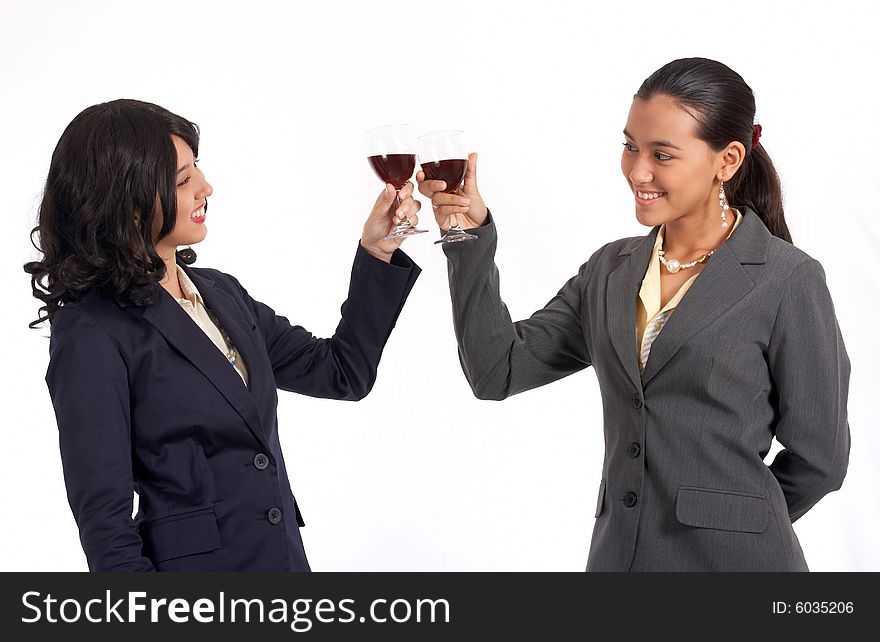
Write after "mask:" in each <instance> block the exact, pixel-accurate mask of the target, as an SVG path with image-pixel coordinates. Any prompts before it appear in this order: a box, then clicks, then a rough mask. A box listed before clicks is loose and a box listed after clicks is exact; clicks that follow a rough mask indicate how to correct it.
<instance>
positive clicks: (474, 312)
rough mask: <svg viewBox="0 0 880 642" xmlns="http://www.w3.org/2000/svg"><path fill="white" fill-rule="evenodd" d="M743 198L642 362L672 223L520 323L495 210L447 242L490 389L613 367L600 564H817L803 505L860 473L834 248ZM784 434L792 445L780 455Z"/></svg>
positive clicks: (461, 338) (473, 381)
mask: <svg viewBox="0 0 880 642" xmlns="http://www.w3.org/2000/svg"><path fill="white" fill-rule="evenodd" d="M739 209H740V211H741V212H742V214H743V220H742V222H741V223H740V225H739V227H738V228H737V229H736V230H735V231H734V233H733V235H732V236H731V237H730V239H729V240H728V241H727V242H726V243H724V244H723V245H722V246H721V247H720V248H718V250H717V251H716V252H715V254H714V255H713V256H712V258H711V259H710V260H709V262H708V264H707V265H706V267H705V268H704V269H703V271H702V272H701V273H700V275H699V276H698V277H697V279H696V281H694V283H693V284H692V285H691V287H690V289H689V290H688V292H687V294H686V295H685V296H684V298H683V299H682V300H681V302H680V303H679V305H678V307H677V308H676V309H675V311H674V312H673V313H672V315H671V316H670V317H669V320H668V321H667V322H666V325H665V326H664V328H663V329H662V330H661V331H660V334H659V335H658V336H657V338H656V339H655V340H654V343H653V345H652V348H651V353H650V356H649V357H648V361H647V364H646V365H645V371H644V374H642V375H641V376H640V374H639V367H638V361H637V349H636V303H637V301H638V292H639V289H640V287H641V282H642V279H643V278H644V275H645V271H646V269H647V262H648V260H649V259H650V256H651V250H652V248H653V246H654V240H655V238H656V236H657V231H658V230H659V227H655V228H653V229H652V230H651V232H650V233H649V234H648V235H647V236H641V237H632V238H625V239H620V240H617V241H613V242H611V243H608V244H606V245H604V246H602V247H601V248H599V249H598V250H597V251H596V252H595V253H594V254H593V255H592V256H591V257H590V260H589V261H588V262H587V263H585V264H584V265H582V266H581V268H580V270H579V271H578V273H577V275H576V276H574V277H572V278H571V279H570V280H569V281H568V282H567V283H566V284H565V285H564V286H563V287H562V289H561V290H559V293H558V294H557V295H556V296H555V297H553V299H551V300H550V302H549V303H547V305H546V306H545V307H544V308H543V309H541V310H539V311H537V312H535V313H534V314H533V315H532V316H531V317H530V318H529V319H526V320H523V321H517V322H516V323H514V322H512V320H511V318H510V315H509V313H508V311H507V308H506V306H505V305H504V303H503V302H502V300H501V296H500V293H499V275H498V268H497V267H496V266H495V263H494V254H495V247H496V244H497V236H496V230H495V225H494V223H493V222H492V221H491V219H490V221H489V222H488V223H487V224H486V225H484V226H483V227H481V228H478V229H476V230H470V231H472V232H473V233H475V234H477V235H478V236H479V237H480V238H479V239H478V240H475V241H470V242H467V243H454V244H447V245H444V251H445V253H446V256H447V258H448V267H449V285H450V291H451V294H452V308H453V320H454V324H455V334H456V337H457V339H458V346H459V357H460V360H461V365H462V368H463V369H464V373H465V376H466V377H467V379H468V382H469V383H470V385H471V388H472V389H473V391H474V394H475V395H476V396H477V397H478V398H480V399H495V400H500V399H504V398H505V397H507V396H509V395H514V394H517V393H520V392H523V391H525V390H529V389H531V388H536V387H538V386H542V385H544V384H546V383H550V382H551V381H555V380H556V379H560V378H562V377H565V376H567V375H570V374H572V373H573V372H577V371H579V370H582V369H584V368H586V367H588V366H593V367H594V368H595V369H596V376H597V378H598V380H599V387H600V390H601V394H602V405H603V423H604V429H605V461H604V464H603V467H602V478H601V483H600V484H599V498H598V502H597V505H596V513H595V516H596V521H595V525H594V528H593V538H592V544H591V547H590V553H589V558H588V562H587V570H588V571H806V570H808V568H807V564H806V561H805V559H804V554H803V551H802V550H801V547H800V544H799V542H798V539H797V536H796V535H795V533H794V530H793V529H792V522H794V521H795V520H796V519H798V518H799V517H800V516H801V515H803V514H804V513H806V512H807V511H808V510H809V509H810V508H811V507H812V506H813V505H814V504H815V503H816V502H817V501H819V499H821V498H822V497H823V496H824V495H825V494H826V493H828V492H830V491H833V490H836V489H838V488H840V485H841V483H842V482H843V478H844V476H845V475H846V469H847V462H848V459H849V448H850V438H849V424H848V421H847V409H846V403H847V394H848V388H849V376H850V362H849V357H848V356H847V352H846V348H845V347H844V344H843V338H842V336H841V334H840V329H839V327H838V324H837V320H836V318H835V314H834V306H833V304H832V302H831V296H830V294H829V292H828V288H827V287H826V285H825V273H824V270H823V269H822V266H821V265H820V263H819V262H818V261H816V260H815V259H813V258H811V257H810V256H808V255H807V254H806V253H804V252H803V251H801V250H799V249H798V248H796V247H794V246H793V245H791V244H790V243H787V242H785V241H783V240H781V239H779V238H776V237H774V236H772V235H771V234H770V233H769V232H768V231H767V228H766V227H765V226H764V223H763V222H762V221H761V219H760V218H759V217H758V216H757V215H756V214H755V212H754V211H752V210H750V209H749V208H747V207H740V208H739ZM774 436H775V437H776V438H777V440H778V441H779V442H780V444H782V445H783V446H784V449H783V450H782V451H780V452H779V453H778V454H777V456H776V458H775V459H774V461H773V463H772V465H770V466H769V467H768V466H767V465H766V464H765V463H764V461H763V458H764V457H765V456H766V454H767V452H768V451H769V448H770V442H771V438H772V437H774Z"/></svg>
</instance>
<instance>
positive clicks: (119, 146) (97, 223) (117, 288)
mask: <svg viewBox="0 0 880 642" xmlns="http://www.w3.org/2000/svg"><path fill="white" fill-rule="evenodd" d="M172 135H177V136H180V137H181V138H182V139H183V140H184V141H186V143H187V144H188V145H189V146H190V147H191V148H192V150H193V154H195V155H198V150H199V129H198V127H197V126H196V125H195V123H191V122H190V121H188V120H186V119H185V118H182V117H180V116H177V115H176V114H172V113H171V112H170V111H168V110H167V109H164V108H162V107H159V106H158V105H154V104H152V103H146V102H141V101H139V100H127V99H121V100H114V101H112V102H107V103H102V104H99V105H93V106H92V107H89V108H87V109H85V110H84V111H82V112H81V113H80V114H79V115H77V116H76V118H74V119H73V121H71V123H70V124H69V125H68V126H67V128H66V129H65V130H64V133H63V134H62V135H61V139H60V140H59V141H58V145H57V146H56V147H55V151H54V152H53V154H52V161H51V163H50V165H49V176H48V178H47V179H46V186H45V189H44V191H43V200H42V203H41V204H40V212H39V221H38V225H37V226H36V227H35V228H34V229H33V230H32V231H31V240H32V242H34V246H35V247H36V248H37V250H39V251H40V252H41V253H42V254H43V257H42V260H39V261H32V262H30V263H27V264H25V266H24V271H25V272H27V273H28V274H30V275H31V289H32V291H33V295H34V297H35V298H37V299H39V300H40V301H42V302H43V303H44V305H43V306H42V307H41V308H40V315H39V317H38V318H37V319H36V320H35V321H32V322H31V323H30V324H29V325H30V327H32V328H33V327H36V326H37V325H39V324H40V323H42V322H43V321H46V320H47V319H48V320H49V321H50V322H51V320H52V317H54V316H55V313H56V312H58V310H59V309H60V308H61V306H62V305H64V304H65V303H67V302H69V301H76V300H77V299H79V298H81V297H83V296H85V295H86V294H88V293H89V292H91V291H92V290H96V291H98V292H101V293H103V294H106V295H108V296H125V297H126V298H128V299H129V300H130V301H131V302H132V303H135V304H136V305H149V304H150V303H153V302H154V301H155V300H156V297H157V296H158V289H157V287H154V286H157V284H158V282H159V281H160V280H161V279H162V277H163V276H164V275H165V263H164V261H163V260H162V259H161V258H160V257H159V255H158V254H157V253H156V249H155V246H154V243H153V229H154V220H155V219H156V218H157V217H160V219H161V220H160V223H157V224H156V225H157V227H159V228H160V229H159V238H162V237H164V236H166V235H167V234H168V233H169V232H171V230H172V229H173V228H174V223H175V220H176V216H177V189H176V185H177V152H176V151H175V149H174V142H173V141H172V140H171V136H172ZM37 234H38V235H39V241H38V242H35V241H34V236H35V235H37ZM180 255H181V253H180V252H179V253H178V256H180ZM181 260H183V261H184V262H187V263H192V262H193V261H194V260H195V253H194V252H192V250H190V254H188V255H185V256H181Z"/></svg>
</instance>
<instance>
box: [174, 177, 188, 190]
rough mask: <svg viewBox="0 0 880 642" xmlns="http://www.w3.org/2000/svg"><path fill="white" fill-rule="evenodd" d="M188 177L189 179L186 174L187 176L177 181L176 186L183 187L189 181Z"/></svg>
mask: <svg viewBox="0 0 880 642" xmlns="http://www.w3.org/2000/svg"><path fill="white" fill-rule="evenodd" d="M189 179H190V177H189V176H187V177H186V178H184V179H183V180H182V181H181V182H179V183H178V184H177V186H178V187H183V186H184V185H186V184H187V183H189Z"/></svg>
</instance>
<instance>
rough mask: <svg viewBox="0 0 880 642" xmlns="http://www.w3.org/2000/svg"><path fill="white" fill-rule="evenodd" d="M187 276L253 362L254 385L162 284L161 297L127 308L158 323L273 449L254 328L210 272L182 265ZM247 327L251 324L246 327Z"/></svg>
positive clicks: (250, 373)
mask: <svg viewBox="0 0 880 642" xmlns="http://www.w3.org/2000/svg"><path fill="white" fill-rule="evenodd" d="M179 265H181V267H182V268H183V270H184V272H185V273H186V275H187V276H188V277H189V278H190V280H191V281H192V282H193V283H194V284H195V286H196V287H197V288H198V289H199V292H200V294H201V296H202V299H203V300H204V302H205V305H206V306H207V307H208V309H210V310H211V312H212V313H213V314H214V315H215V316H216V318H217V320H218V321H219V322H220V325H221V326H223V329H224V330H226V333H227V334H228V335H229V338H230V340H231V341H232V343H233V345H234V346H235V348H236V350H238V351H239V353H240V354H241V355H242V358H243V359H244V362H245V363H246V364H248V377H249V385H250V390H249V389H248V388H247V387H246V386H245V385H244V382H242V380H241V377H240V376H239V375H238V373H237V372H236V371H235V370H234V369H233V368H232V367H230V365H229V361H227V360H226V357H225V356H224V355H223V354H222V353H221V352H220V351H219V350H218V349H217V346H216V345H214V342H213V341H211V339H209V338H208V336H207V335H206V334H205V333H204V332H203V331H202V329H201V328H199V327H198V326H197V325H196V324H195V323H194V322H193V320H192V319H191V318H190V317H189V315H188V314H187V313H186V312H185V311H184V310H183V308H181V307H180V304H178V303H177V301H175V300H174V297H173V296H171V295H170V294H169V293H168V292H166V291H165V290H164V289H163V288H161V287H160V286H158V285H157V286H155V287H157V288H158V296H157V299H156V302H155V303H153V304H151V305H148V306H143V307H140V306H132V305H131V304H129V303H126V302H122V301H120V304H121V305H122V306H123V307H125V308H127V309H128V310H135V311H142V312H141V313H142V314H143V318H144V320H146V321H147V322H149V323H150V324H151V325H153V326H154V327H155V328H156V329H157V330H158V331H159V332H160V333H161V334H162V336H163V337H165V339H166V340H167V341H168V343H169V344H171V345H172V346H173V347H174V348H175V349H176V350H177V351H178V352H179V353H180V354H181V355H183V357H185V358H186V359H187V360H189V361H190V362H191V363H192V364H193V365H194V366H196V368H198V369H199V370H200V371H201V373H202V374H203V375H204V376H205V377H206V378H207V379H208V380H209V381H210V382H211V383H212V384H213V385H214V387H215V388H217V390H218V391H219V392H220V393H221V394H222V395H223V397H225V398H226V400H227V401H228V402H229V404H230V405H231V406H232V407H233V408H234V409H235V410H236V412H238V414H239V415H240V416H241V417H242V419H244V421H245V422H246V423H247V426H248V428H249V429H250V430H251V432H253V433H254V435H255V436H256V437H257V439H259V440H260V443H261V444H263V445H264V446H265V447H266V448H268V444H267V442H266V438H265V433H264V430H263V427H262V422H261V421H260V414H259V410H258V407H257V404H256V400H255V398H254V394H256V393H257V392H258V391H259V390H260V386H264V385H266V382H265V381H263V380H262V378H263V374H264V373H262V372H261V369H260V368H259V367H258V363H259V358H258V351H257V346H256V342H255V339H254V332H253V328H252V327H251V326H250V325H249V322H248V321H247V320H246V317H245V316H244V315H243V314H242V313H241V311H239V310H238V309H236V306H237V304H236V301H235V299H234V298H233V297H232V296H231V295H230V294H228V293H227V292H226V291H225V290H223V289H221V288H220V287H218V286H217V284H216V283H215V281H214V280H213V279H211V278H210V277H207V276H204V275H202V274H200V273H198V272H196V271H194V270H192V269H190V268H189V267H188V266H186V265H183V264H180V263H179ZM246 326H247V327H246ZM273 387H274V384H273Z"/></svg>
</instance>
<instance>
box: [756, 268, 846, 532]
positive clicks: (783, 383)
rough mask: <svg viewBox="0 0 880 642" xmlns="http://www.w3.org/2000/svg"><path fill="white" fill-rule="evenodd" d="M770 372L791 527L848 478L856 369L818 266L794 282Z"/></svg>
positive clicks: (782, 308)
mask: <svg viewBox="0 0 880 642" xmlns="http://www.w3.org/2000/svg"><path fill="white" fill-rule="evenodd" d="M768 361H769V366H770V373H771V376H772V378H773V383H774V386H775V394H776V401H777V404H778V421H777V423H776V439H777V440H778V441H779V443H780V444H782V446H784V449H783V450H781V451H780V452H779V453H777V455H776V458H775V459H774V460H773V463H772V464H771V466H770V470H771V471H772V472H773V475H774V476H775V477H776V479H777V480H778V481H779V484H780V486H781V487H782V491H783V493H784V494H785V499H786V502H787V503H788V512H789V516H790V517H791V521H792V522H794V521H795V520H796V519H798V518H799V517H801V516H802V515H803V514H804V513H806V512H807V511H808V510H809V509H810V508H811V507H812V506H813V505H814V504H815V503H816V502H818V501H819V500H820V499H821V498H822V497H823V496H824V495H826V494H827V493H829V492H831V491H833V490H837V489H838V488H840V486H841V484H842V483H843V478H844V477H845V476H846V470H847V464H848V462H849V450H850V433H849V422H848V420H847V407H846V406H847V397H848V392H849V376H850V362H849V357H848V355H847V352H846V347H845V346H844V344H843V337H842V336H841V333H840V328H839V327H838V324H837V318H836V317H835V314H834V305H833V303H832V301H831V295H830V293H829V292H828V287H827V286H826V283H825V271H824V270H823V269H822V266H821V264H820V263H819V262H818V261H816V260H815V259H812V258H810V259H808V260H807V261H805V262H804V263H801V264H800V265H799V266H798V267H797V268H796V269H795V271H794V273H793V274H792V276H791V277H790V279H789V283H788V285H787V288H786V291H785V293H784V294H783V296H782V299H781V302H780V305H779V311H778V313H777V317H776V321H775V324H774V327H773V332H772V334H771V337H770V344H769V350H768Z"/></svg>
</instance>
